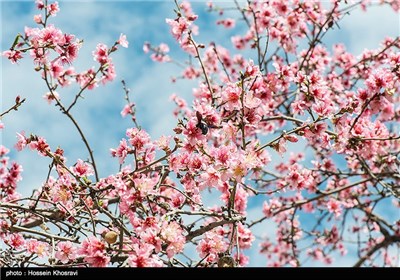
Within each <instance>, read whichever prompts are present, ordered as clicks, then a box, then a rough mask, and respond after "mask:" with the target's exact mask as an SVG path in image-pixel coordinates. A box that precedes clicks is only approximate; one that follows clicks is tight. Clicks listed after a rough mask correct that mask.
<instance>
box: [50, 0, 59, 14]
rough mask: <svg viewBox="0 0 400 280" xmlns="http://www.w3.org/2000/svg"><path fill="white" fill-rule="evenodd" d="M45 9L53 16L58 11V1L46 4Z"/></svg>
mask: <svg viewBox="0 0 400 280" xmlns="http://www.w3.org/2000/svg"><path fill="white" fill-rule="evenodd" d="M47 9H48V11H49V13H50V15H51V16H53V17H55V16H56V15H57V13H58V12H59V11H60V8H59V7H58V2H57V1H56V2H54V3H51V4H50V5H48V6H47Z"/></svg>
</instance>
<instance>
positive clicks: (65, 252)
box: [55, 241, 77, 264]
mask: <svg viewBox="0 0 400 280" xmlns="http://www.w3.org/2000/svg"><path fill="white" fill-rule="evenodd" d="M76 256H77V248H76V247H74V246H73V244H72V243H71V242H70V241H61V242H58V244H57V252H56V254H55V257H56V259H58V260H59V261H61V262H62V263H63V264H66V263H69V262H71V261H74V260H75V258H76Z"/></svg>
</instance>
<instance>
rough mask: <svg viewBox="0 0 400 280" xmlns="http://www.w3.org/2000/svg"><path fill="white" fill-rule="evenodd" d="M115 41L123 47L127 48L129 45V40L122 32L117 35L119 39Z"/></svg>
mask: <svg viewBox="0 0 400 280" xmlns="http://www.w3.org/2000/svg"><path fill="white" fill-rule="evenodd" d="M117 43H118V44H120V45H121V46H122V47H124V48H127V47H128V45H129V42H128V40H127V39H126V35H125V34H122V33H121V35H119V39H118V41H117Z"/></svg>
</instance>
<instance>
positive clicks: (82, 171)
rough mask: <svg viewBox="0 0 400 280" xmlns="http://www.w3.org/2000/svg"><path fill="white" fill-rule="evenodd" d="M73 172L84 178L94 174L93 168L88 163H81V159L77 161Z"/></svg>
mask: <svg viewBox="0 0 400 280" xmlns="http://www.w3.org/2000/svg"><path fill="white" fill-rule="evenodd" d="M73 171H74V173H75V174H76V175H78V176H80V177H86V176H90V175H93V174H94V171H93V167H92V166H91V165H90V164H89V163H86V162H83V161H82V160H81V159H78V161H77V163H76V164H75V166H74V168H73Z"/></svg>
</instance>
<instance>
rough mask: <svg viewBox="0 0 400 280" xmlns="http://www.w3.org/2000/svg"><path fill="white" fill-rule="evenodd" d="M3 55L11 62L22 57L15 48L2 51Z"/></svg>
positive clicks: (15, 61)
mask: <svg viewBox="0 0 400 280" xmlns="http://www.w3.org/2000/svg"><path fill="white" fill-rule="evenodd" d="M2 55H3V56H5V57H7V58H8V59H9V60H10V61H11V63H12V64H14V63H17V62H18V60H19V59H21V58H22V53H21V52H20V51H17V50H8V51H4V52H3V53H2Z"/></svg>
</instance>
